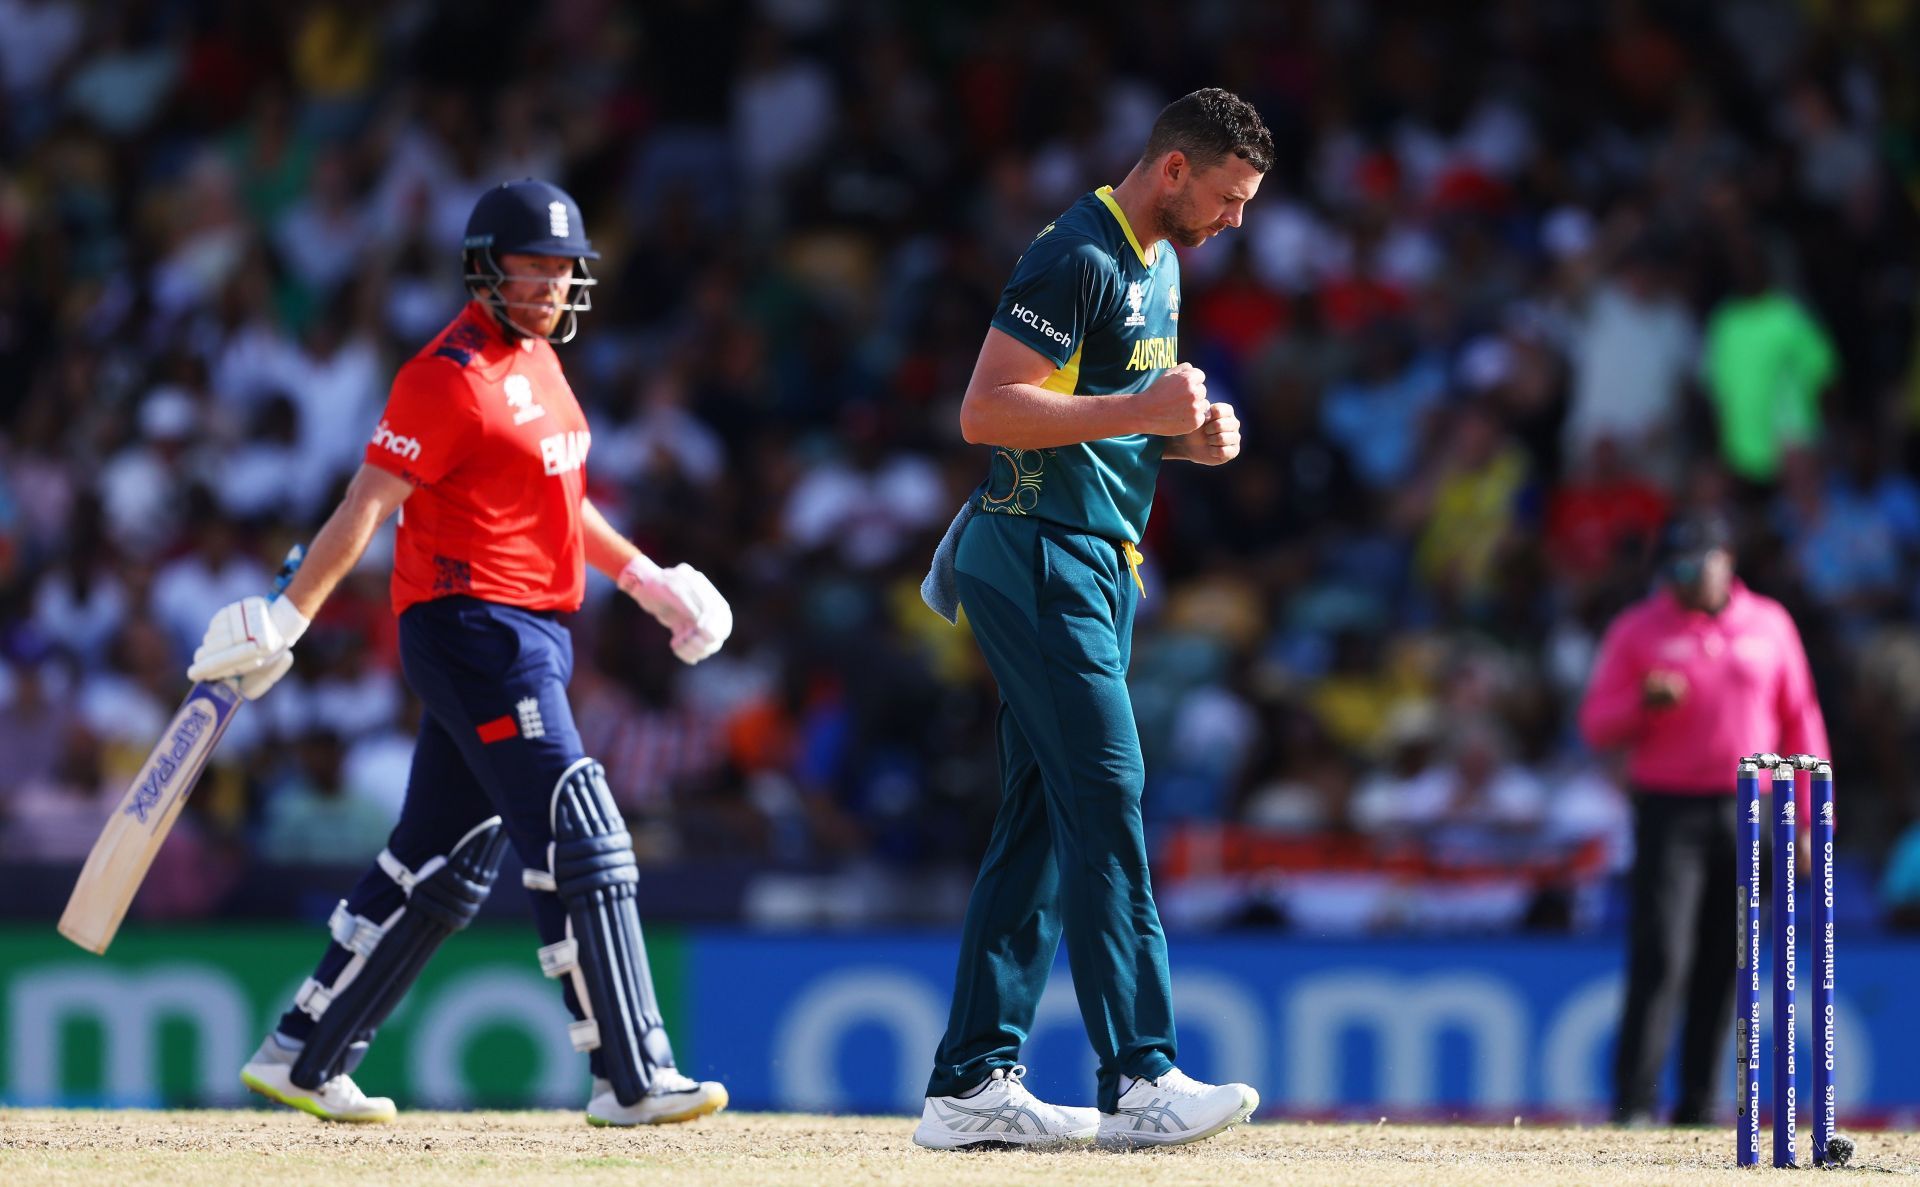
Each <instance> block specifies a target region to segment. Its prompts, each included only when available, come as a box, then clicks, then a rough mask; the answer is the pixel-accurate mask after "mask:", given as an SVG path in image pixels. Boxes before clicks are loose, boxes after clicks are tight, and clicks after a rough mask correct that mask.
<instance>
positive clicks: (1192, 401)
mask: <svg viewBox="0 0 1920 1187" xmlns="http://www.w3.org/2000/svg"><path fill="white" fill-rule="evenodd" d="M1134 402H1135V407H1137V408H1138V409H1139V414H1140V427H1139V431H1140V432H1142V433H1149V434H1152V435H1153V436H1156V437H1184V436H1185V435H1187V434H1188V433H1191V432H1193V431H1194V430H1195V429H1197V428H1199V427H1200V426H1201V424H1202V423H1203V422H1204V421H1205V420H1206V417H1207V373H1206V372H1205V371H1202V370H1201V369H1200V368H1198V367H1196V366H1194V365H1193V364H1192V363H1180V364H1179V365H1177V366H1174V367H1169V368H1168V369H1167V371H1166V373H1165V374H1163V375H1162V376H1160V378H1158V379H1156V380H1154V381H1153V383H1152V384H1150V385H1148V387H1147V390H1146V391H1143V392H1141V393H1139V394H1138V395H1136V396H1135V397H1134Z"/></svg>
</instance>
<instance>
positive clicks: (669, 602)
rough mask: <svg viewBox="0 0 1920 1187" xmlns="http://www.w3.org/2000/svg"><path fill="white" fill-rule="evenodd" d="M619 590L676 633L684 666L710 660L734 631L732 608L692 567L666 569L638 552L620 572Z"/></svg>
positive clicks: (676, 651)
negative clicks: (709, 657)
mask: <svg viewBox="0 0 1920 1187" xmlns="http://www.w3.org/2000/svg"><path fill="white" fill-rule="evenodd" d="M620 592H621V593H624V594H626V595H627V596H628V597H630V598H632V599H633V600H634V601H636V602H638V603H640V608H641V609H642V610H645V611H646V612H647V613H648V614H651V615H653V617H654V618H655V619H656V620H658V621H659V623H660V625H661V626H664V627H666V628H667V630H669V631H671V632H672V633H673V654H674V655H676V656H678V657H679V659H680V662H681V663H683V664H697V663H699V662H700V661H701V660H703V659H706V658H707V657H708V656H710V655H712V654H713V653H714V652H716V651H718V650H720V646H721V644H723V643H725V642H726V641H727V636H728V635H731V634H733V608H732V607H731V606H729V605H727V599H725V598H723V597H721V596H720V591H719V590H717V589H715V588H714V587H713V582H711V581H709V580H707V575H706V574H705V573H702V572H701V571H700V570H698V569H696V568H694V567H693V566H692V565H687V564H679V565H675V566H674V567H673V568H671V569H663V568H661V567H660V566H659V565H656V564H654V563H653V562H652V561H651V560H649V559H648V558H646V557H644V556H636V557H634V558H633V560H631V561H629V562H628V563H627V567H626V568H624V569H622V570H620Z"/></svg>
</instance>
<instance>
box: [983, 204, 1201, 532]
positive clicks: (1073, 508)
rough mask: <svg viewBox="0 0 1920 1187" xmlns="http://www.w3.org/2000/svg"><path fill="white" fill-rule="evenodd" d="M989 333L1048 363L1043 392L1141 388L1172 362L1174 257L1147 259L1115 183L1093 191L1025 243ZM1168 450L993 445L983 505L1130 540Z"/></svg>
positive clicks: (1149, 445) (1154, 444)
mask: <svg viewBox="0 0 1920 1187" xmlns="http://www.w3.org/2000/svg"><path fill="white" fill-rule="evenodd" d="M1149 261H1151V262H1149ZM993 327H994V328H995V329H997V330H1000V331H1002V332H1004V333H1007V334H1011V335H1013V337H1015V338H1017V339H1019V340H1020V341H1021V342H1023V343H1025V344H1026V345H1027V346H1030V347H1032V348H1033V349H1034V350H1037V351H1039V352H1040V353H1041V354H1043V355H1045V356H1046V357H1047V358H1048V359H1049V360H1050V361H1051V362H1052V363H1053V365H1054V368H1055V370H1054V372H1053V374H1052V375H1051V376H1049V377H1048V378H1047V379H1046V381H1045V382H1043V383H1042V384H1041V385H1040V386H1041V387H1044V388H1046V389H1047V390H1048V391H1055V392H1065V393H1068V394H1075V395H1084V396H1110V395H1118V394H1120V393H1123V392H1137V391H1141V390H1144V389H1145V388H1146V387H1147V386H1148V385H1149V384H1151V383H1152V382H1153V381H1154V380H1156V379H1158V378H1160V373H1161V372H1162V371H1164V370H1166V369H1167V368H1168V367H1171V366H1173V365H1174V363H1175V361H1176V358H1175V356H1176V355H1177V353H1178V344H1179V330H1180V261H1179V260H1178V259H1177V258H1176V257H1175V256H1174V254H1173V250H1172V248H1171V247H1170V246H1168V245H1167V244H1165V243H1156V244H1154V245H1152V248H1151V254H1149V249H1148V248H1147V247H1146V246H1144V245H1142V244H1141V242H1140V241H1139V239H1137V238H1135V237H1134V233H1133V228H1132V227H1130V226H1128V225H1127V219H1126V215H1124V214H1122V213H1121V212H1120V207H1119V205H1118V204H1117V203H1116V202H1114V200H1113V190H1112V187H1111V186H1102V187H1101V188H1099V189H1098V190H1095V191H1094V192H1093V193H1091V194H1088V195H1087V196H1085V197H1084V198H1081V199H1080V200H1079V201H1078V202H1075V203H1074V204H1073V205H1072V206H1071V207H1069V208H1068V209H1067V212H1066V213H1065V214H1062V215H1061V216H1060V217H1059V218H1057V219H1055V220H1054V221H1053V222H1051V223H1049V224H1048V225H1047V226H1046V228H1045V229H1043V230H1042V231H1041V232H1040V234H1039V236H1038V237H1036V238H1035V239H1034V241H1033V243H1032V244H1031V245H1030V246H1028V248H1027V252H1026V254H1025V255H1023V256H1021V257H1020V262H1019V263H1018V264H1016V265H1014V269H1013V278H1012V279H1011V280H1009V281H1008V282H1007V287H1006V289H1005V290H1004V291H1003V292H1002V293H1001V294H1000V308H999V309H998V310H997V311H996V312H995V313H994V315H993ZM1165 446H1166V438H1164V437H1154V436H1149V435H1147V434H1144V433H1137V434H1134V435H1132V436H1128V437H1108V438H1106V439H1105V440H1102V441H1088V442H1085V443H1083V444H1080V445H1062V446H1060V447H1059V448H1057V449H1008V448H1006V447H1004V446H1001V447H997V448H995V450H994V451H993V461H992V463H991V465H992V469H991V472H990V473H989V474H988V477H987V485H986V491H985V493H984V494H983V495H982V496H981V499H980V510H982V511H986V512H991V513H994V514H1000V515H1031V516H1034V517H1036V518H1039V519H1045V520H1049V521H1051V522H1053V523H1057V524H1061V525H1062V526H1065V527H1069V528H1075V529H1078V530H1080V531H1085V532H1091V533H1092V534H1094V535H1096V536H1105V537H1107V538H1108V539H1114V540H1129V541H1132V542H1133V543H1136V544H1137V543H1139V542H1140V537H1141V534H1142V533H1143V532H1144V531H1145V530H1146V526H1147V514H1148V512H1149V511H1151V510H1152V508H1153V487H1154V483H1155V481H1156V480H1157V479H1158V478H1159V474H1160V455H1161V452H1162V450H1163V449H1164V448H1165Z"/></svg>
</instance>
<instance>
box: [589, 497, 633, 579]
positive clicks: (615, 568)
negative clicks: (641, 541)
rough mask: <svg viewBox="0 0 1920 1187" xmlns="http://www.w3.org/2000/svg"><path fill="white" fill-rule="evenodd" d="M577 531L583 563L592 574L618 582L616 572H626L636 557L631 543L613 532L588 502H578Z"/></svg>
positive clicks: (597, 509) (605, 520) (591, 502)
mask: <svg viewBox="0 0 1920 1187" xmlns="http://www.w3.org/2000/svg"><path fill="white" fill-rule="evenodd" d="M580 528H581V531H582V532H583V534H584V535H585V536H586V542H587V563H588V564H589V565H592V566H593V568H594V570H595V571H596V572H600V573H605V574H606V575H607V576H609V577H612V578H614V579H615V580H618V579H619V577H620V570H622V569H624V568H626V567H627V563H628V562H629V561H631V560H633V558H634V557H636V556H639V555H640V550H639V549H638V548H636V547H635V546H634V545H633V542H632V541H630V540H628V539H627V538H626V537H625V536H622V535H621V534H620V533H619V532H617V531H615V530H614V527H613V525H612V524H610V523H608V522H607V518H606V516H604V515H602V514H600V509H599V508H598V507H595V506H594V505H593V501H592V500H590V499H581V500H580Z"/></svg>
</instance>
